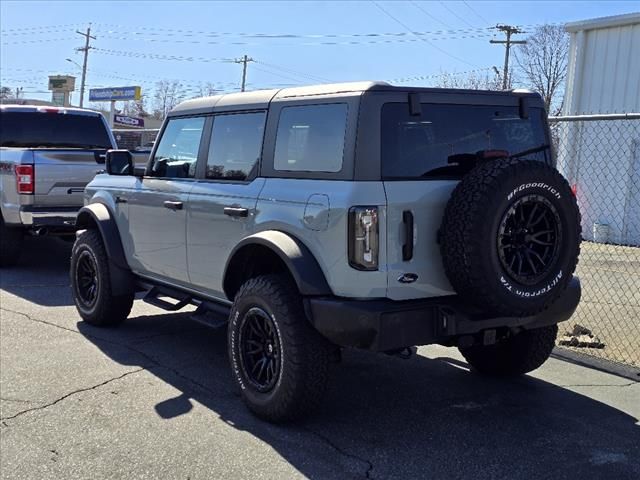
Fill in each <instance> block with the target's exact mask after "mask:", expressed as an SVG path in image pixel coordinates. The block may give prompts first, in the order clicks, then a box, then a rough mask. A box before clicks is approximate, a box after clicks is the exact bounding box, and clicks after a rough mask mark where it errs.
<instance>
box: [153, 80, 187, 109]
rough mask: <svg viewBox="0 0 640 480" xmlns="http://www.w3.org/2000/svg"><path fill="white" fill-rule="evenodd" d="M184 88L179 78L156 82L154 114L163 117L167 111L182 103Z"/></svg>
mask: <svg viewBox="0 0 640 480" xmlns="http://www.w3.org/2000/svg"><path fill="white" fill-rule="evenodd" d="M183 92H184V89H183V88H182V84H181V83H180V82H178V81H177V80H161V81H159V82H158V83H156V91H155V94H154V96H153V99H154V108H153V114H154V116H155V117H156V118H159V119H163V118H164V117H166V116H167V113H169V111H170V110H171V109H172V108H173V107H175V106H176V105H177V104H178V103H180V102H181V101H182V100H183V98H184V93H183Z"/></svg>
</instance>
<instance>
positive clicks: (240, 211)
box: [224, 207, 249, 217]
mask: <svg viewBox="0 0 640 480" xmlns="http://www.w3.org/2000/svg"><path fill="white" fill-rule="evenodd" d="M224 214H225V215H229V216H230V217H248V216H249V209H248V208H242V207H224Z"/></svg>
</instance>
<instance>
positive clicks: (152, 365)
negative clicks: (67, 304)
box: [0, 308, 219, 420]
mask: <svg viewBox="0 0 640 480" xmlns="http://www.w3.org/2000/svg"><path fill="white" fill-rule="evenodd" d="M2 310H5V311H7V312H11V313H14V314H16V315H22V316H24V317H26V318H27V319H29V320H31V321H33V322H37V323H43V324H45V325H49V326H50V327H55V328H59V329H61V330H65V331H67V332H71V333H75V334H78V335H83V336H85V337H87V338H90V339H92V340H95V341H96V342H103V343H108V344H110V345H116V346H118V347H122V348H125V349H127V350H129V351H131V352H134V353H136V354H137V355H139V356H141V357H143V358H144V359H145V360H147V361H148V362H149V363H150V365H147V366H145V367H143V368H148V369H151V368H155V367H157V368H163V369H165V370H168V371H170V372H171V373H173V374H174V375H175V376H177V377H179V378H181V379H182V380H184V381H185V382H188V383H189V384H191V385H192V386H195V387H197V388H199V389H200V390H202V391H204V392H206V393H209V394H211V395H216V396H217V395H219V392H215V391H214V390H211V389H210V388H208V387H207V386H205V385H203V384H202V383H200V382H198V381H196V380H194V379H192V378H190V377H188V376H187V375H184V374H183V373H181V372H180V371H179V370H177V369H176V368H174V367H171V366H169V365H165V364H163V363H161V362H160V361H158V360H157V359H156V358H154V357H152V356H151V355H149V354H147V353H145V352H143V351H142V350H140V349H138V348H136V347H134V346H132V345H129V344H126V343H121V342H115V341H113V340H108V339H106V338H102V337H100V336H97V335H91V334H88V333H81V332H79V331H77V330H74V329H72V328H67V327H63V326H61V325H57V324H55V323H52V322H48V321H46V320H41V319H39V318H34V317H32V316H31V315H28V314H26V313H24V312H19V311H16V310H10V309H7V308H2ZM194 330H201V328H194V329H192V330H189V331H194ZM180 333H185V332H180ZM171 335H175V333H171ZM0 420H1V419H0Z"/></svg>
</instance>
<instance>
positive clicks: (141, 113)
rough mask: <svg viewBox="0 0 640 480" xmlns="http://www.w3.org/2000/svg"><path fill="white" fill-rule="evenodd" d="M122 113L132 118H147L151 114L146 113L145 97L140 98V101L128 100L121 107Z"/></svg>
mask: <svg viewBox="0 0 640 480" xmlns="http://www.w3.org/2000/svg"><path fill="white" fill-rule="evenodd" d="M122 113H124V114H125V115H129V116H132V117H142V118H145V117H149V116H150V115H151V114H150V113H149V112H148V111H147V106H146V102H145V97H141V98H140V100H129V101H128V102H125V103H124V105H123V107H122Z"/></svg>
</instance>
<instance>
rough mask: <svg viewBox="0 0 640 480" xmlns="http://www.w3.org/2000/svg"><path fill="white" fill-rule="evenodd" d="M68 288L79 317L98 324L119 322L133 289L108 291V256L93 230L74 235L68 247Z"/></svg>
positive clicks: (130, 302)
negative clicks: (70, 249) (69, 258)
mask: <svg viewBox="0 0 640 480" xmlns="http://www.w3.org/2000/svg"><path fill="white" fill-rule="evenodd" d="M70 276H71V290H72V292H73V299H74V301H75V304H76V308H77V309H78V312H79V313H80V316H81V317H82V319H83V320H84V321H85V322H87V323H90V324H91V325H95V326H98V327H107V326H114V325H118V324H120V323H122V322H123V321H124V320H125V319H126V318H127V316H128V315H129V312H131V307H132V306H133V296H134V295H133V292H131V293H130V294H125V295H119V296H114V295H113V294H112V293H111V279H110V275H109V259H108V257H107V254H106V252H105V249H104V245H103V243H102V237H101V236H100V234H99V233H98V232H97V231H95V230H85V231H84V232H81V233H80V234H79V235H78V238H77V239H76V242H75V243H74V245H73V250H72V251H71V267H70Z"/></svg>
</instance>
